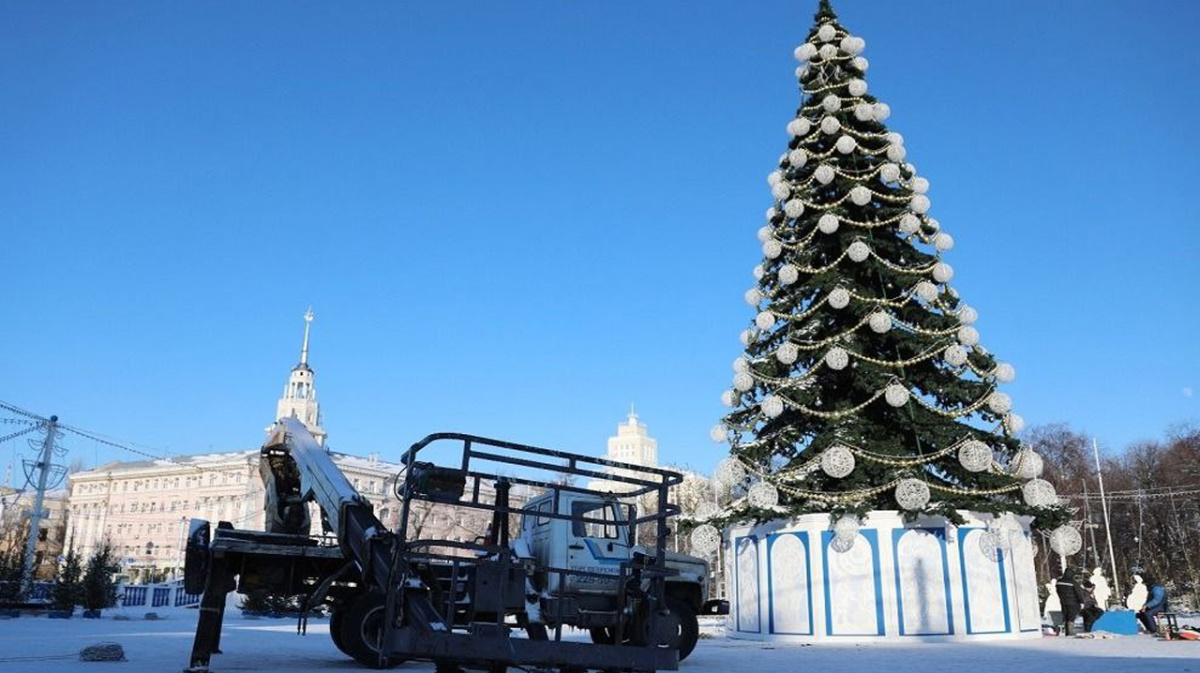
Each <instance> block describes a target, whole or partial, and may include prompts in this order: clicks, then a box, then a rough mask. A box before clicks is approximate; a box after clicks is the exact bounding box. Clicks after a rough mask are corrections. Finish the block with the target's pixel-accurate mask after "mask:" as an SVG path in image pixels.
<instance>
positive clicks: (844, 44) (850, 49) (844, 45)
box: [838, 35, 858, 54]
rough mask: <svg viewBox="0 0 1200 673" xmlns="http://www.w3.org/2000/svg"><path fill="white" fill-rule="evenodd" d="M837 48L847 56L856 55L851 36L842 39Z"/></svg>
mask: <svg viewBox="0 0 1200 673" xmlns="http://www.w3.org/2000/svg"><path fill="white" fill-rule="evenodd" d="M838 48H840V49H841V50H842V51H844V52H846V53H847V54H857V53H858V52H856V51H854V37H853V36H851V35H847V36H846V37H843V38H842V41H841V42H838Z"/></svg>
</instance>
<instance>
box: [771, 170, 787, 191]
mask: <svg viewBox="0 0 1200 673" xmlns="http://www.w3.org/2000/svg"><path fill="white" fill-rule="evenodd" d="M782 180H783V171H780V170H774V171H771V172H770V173H767V184H768V185H770V186H772V187H774V186H775V185H777V184H779V183H780V182H781V181H782Z"/></svg>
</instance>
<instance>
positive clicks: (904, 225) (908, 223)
mask: <svg viewBox="0 0 1200 673" xmlns="http://www.w3.org/2000/svg"><path fill="white" fill-rule="evenodd" d="M920 227H921V220H919V219H918V218H917V216H916V215H913V214H912V213H905V214H904V215H902V216H901V217H900V232H901V233H904V234H914V233H916V231H917V229H919V228H920ZM939 282H940V281H939Z"/></svg>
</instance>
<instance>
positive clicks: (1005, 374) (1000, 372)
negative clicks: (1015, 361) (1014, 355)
mask: <svg viewBox="0 0 1200 673" xmlns="http://www.w3.org/2000/svg"><path fill="white" fill-rule="evenodd" d="M992 376H994V377H996V380H997V381H999V382H1000V383H1012V382H1013V380H1014V379H1016V378H1017V370H1016V369H1015V368H1013V366H1012V365H1010V364H1008V363H1007V362H1001V363H999V364H997V365H996V366H995V367H994V368H993V369H992Z"/></svg>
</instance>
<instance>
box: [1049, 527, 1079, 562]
mask: <svg viewBox="0 0 1200 673" xmlns="http://www.w3.org/2000/svg"><path fill="white" fill-rule="evenodd" d="M1050 548H1051V549H1053V550H1054V552H1055V553H1057V554H1058V555H1059V556H1074V555H1075V554H1078V553H1079V550H1080V549H1083V536H1082V535H1080V534H1079V531H1077V530H1075V529H1074V528H1072V527H1071V526H1070V525H1066V526H1059V527H1058V528H1055V529H1054V531H1053V532H1052V533H1050Z"/></svg>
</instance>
